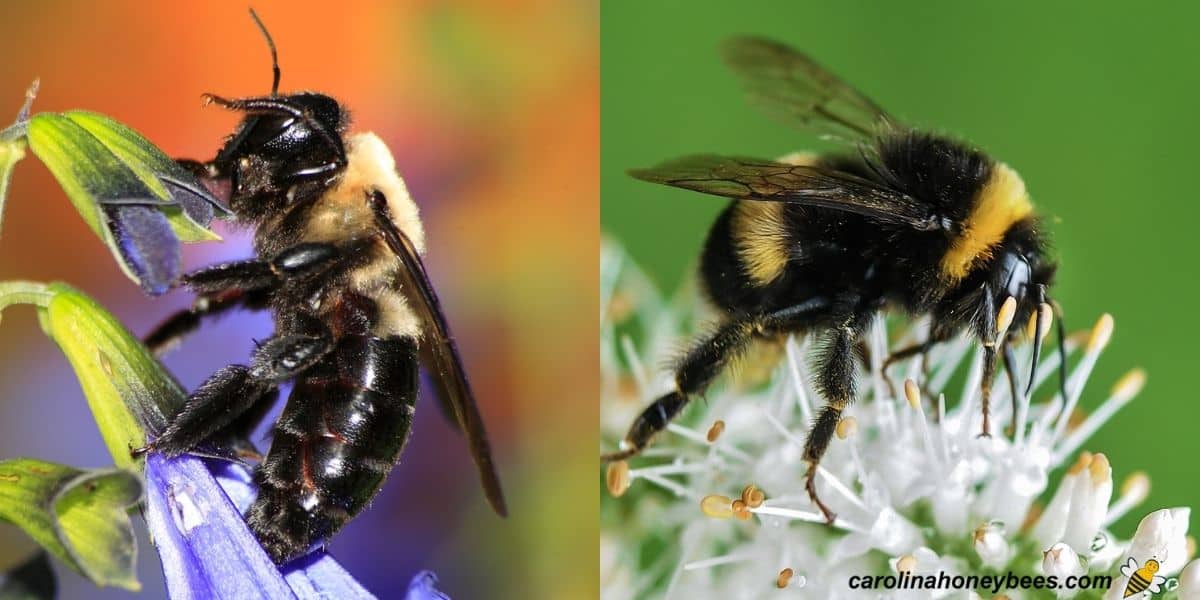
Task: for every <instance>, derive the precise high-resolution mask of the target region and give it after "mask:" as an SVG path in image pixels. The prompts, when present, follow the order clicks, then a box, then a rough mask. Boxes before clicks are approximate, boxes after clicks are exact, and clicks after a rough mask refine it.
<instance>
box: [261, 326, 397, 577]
mask: <svg viewBox="0 0 1200 600" xmlns="http://www.w3.org/2000/svg"><path fill="white" fill-rule="evenodd" d="M417 381H418V375H417V343H416V340H415V339H413V338H409V337H390V338H387V339H381V338H378V337H371V336H366V335H347V336H344V337H342V338H340V339H339V340H338V343H337V345H336V347H335V348H334V350H333V351H332V352H330V353H329V354H328V355H327V356H326V357H325V358H324V359H323V360H322V361H321V362H320V363H319V364H317V365H315V366H314V367H312V368H311V369H310V370H309V371H307V372H306V373H305V374H304V376H303V377H301V378H300V379H298V380H297V381H296V386H295V388H294V389H293V390H292V393H291V396H290V397H289V398H288V403H287V406H286V407H285V408H284V410H283V413H282V414H281V415H280V417H279V420H278V422H277V423H276V425H275V429H274V433H273V439H272V442H271V450H270V452H269V453H268V454H267V457H266V459H265V460H264V461H263V463H262V465H261V466H260V467H259V469H258V472H257V474H256V479H257V481H258V484H259V494H258V497H257V498H256V499H255V501H254V504H253V505H252V506H251V507H250V511H249V514H248V515H247V521H248V523H249V524H250V528H251V530H253V531H254V533H255V535H256V536H257V537H258V539H259V541H260V542H262V545H263V548H265V549H266V550H267V552H268V553H269V554H270V555H271V557H272V558H273V559H274V560H275V561H276V562H277V563H283V562H285V561H287V560H290V559H291V558H295V557H296V556H299V555H300V554H303V553H304V552H306V551H307V550H308V548H309V547H310V546H311V545H312V544H313V542H316V541H318V540H320V539H323V538H326V537H329V536H331V535H333V534H334V533H335V532H337V530H338V529H340V528H341V527H342V525H344V524H345V523H346V522H347V521H348V520H350V518H352V517H353V516H354V515H356V514H357V513H358V512H359V511H361V510H362V509H363V508H364V507H365V506H366V505H367V503H368V502H369V501H370V500H371V498H373V497H374V496H375V494H376V493H377V492H378V491H379V489H380V488H381V487H382V486H383V482H384V479H385V478H386V477H387V475H388V472H389V471H391V469H392V466H393V465H395V463H396V460H397V459H398V458H399V456H400V453H401V451H402V450H403V449H404V444H405V442H406V441H407V440H408V434H409V430H410V428H411V426H412V415H413V406H414V404H415V402H416V398H417Z"/></svg>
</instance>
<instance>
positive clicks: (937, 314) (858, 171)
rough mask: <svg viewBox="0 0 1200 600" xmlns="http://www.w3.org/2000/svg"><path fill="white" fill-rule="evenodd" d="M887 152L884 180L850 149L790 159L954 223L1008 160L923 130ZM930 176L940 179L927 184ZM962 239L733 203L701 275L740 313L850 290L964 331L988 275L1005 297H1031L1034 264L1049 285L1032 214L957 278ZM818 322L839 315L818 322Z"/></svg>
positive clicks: (881, 152) (817, 211)
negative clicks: (879, 188)
mask: <svg viewBox="0 0 1200 600" xmlns="http://www.w3.org/2000/svg"><path fill="white" fill-rule="evenodd" d="M876 154H877V156H878V161H879V165H880V166H881V167H882V169H883V170H885V171H886V172H887V173H889V174H890V175H891V177H890V181H882V180H881V178H880V177H879V176H878V175H876V173H875V172H874V171H872V170H871V169H870V168H869V167H868V166H867V165H864V164H863V163H862V161H860V160H857V159H854V158H852V157H847V156H836V155H835V156H827V157H810V156H799V157H789V159H788V160H787V163H788V164H794V165H798V166H819V167H820V168H826V169H831V170H835V171H838V172H842V173H849V174H853V175H856V176H858V177H861V178H863V179H865V180H874V181H877V182H878V183H879V184H880V185H892V186H894V187H895V189H898V190H901V191H902V192H903V193H905V194H907V195H908V196H910V197H912V198H915V199H917V200H918V201H920V202H923V203H927V204H928V205H930V207H931V212H932V213H933V214H935V215H937V217H935V218H937V219H939V220H945V221H946V222H950V223H963V222H965V221H967V219H968V218H969V217H970V214H971V211H972V209H973V208H974V207H975V206H976V203H977V200H978V198H979V195H980V192H981V191H982V190H983V189H984V188H985V186H986V185H987V183H988V180H989V179H990V178H991V177H992V176H993V172H994V170H995V169H996V168H997V167H996V165H995V164H994V163H993V162H992V161H991V160H990V159H989V158H988V157H986V156H984V155H983V154H981V153H979V152H977V151H975V150H973V149H970V148H969V147H967V146H965V145H962V144H960V143H958V142H956V141H953V140H949V139H946V138H942V137H937V136H931V135H928V134H925V133H920V132H914V131H907V132H902V133H897V134H894V137H892V138H889V139H885V140H883V141H881V142H880V143H879V145H878V147H877V151H876ZM929 157H937V160H928V159H929ZM1001 168H1006V167H1003V166H1002V165H1001ZM930 181H932V182H937V184H936V186H929V185H925V184H923V182H930ZM931 188H932V189H931ZM953 243H954V239H953V237H950V236H946V235H939V234H932V235H931V233H930V232H929V231H919V230H914V229H913V228H911V227H908V226H893V227H889V226H886V225H881V224H880V223H879V222H878V221H877V220H874V219H872V218H870V217H867V216H863V215H859V214H855V213H849V212H846V211H841V210H836V209H829V208H821V207H812V206H804V205H800V204H788V203H775V202H763V201H755V200H734V201H732V202H730V204H729V206H728V207H727V208H726V209H725V211H723V212H722V213H721V215H720V216H719V217H718V218H717V220H716V222H715V223H714V224H713V226H712V228H711V229H710V231H709V235H708V238H707V240H706V242H705V245H704V250H703V252H702V254H701V259H700V276H701V277H700V280H701V284H702V287H703V289H704V291H705V292H706V296H707V298H708V299H709V300H711V301H712V303H713V304H714V305H715V306H717V307H718V308H719V309H721V310H723V311H724V312H726V313H727V314H729V315H730V316H735V315H741V314H753V313H759V314H764V313H770V312H774V311H779V310H783V309H785V308H787V307H789V306H793V305H795V304H797V303H800V302H804V301H806V300H809V299H812V298H829V299H830V300H831V301H836V300H837V299H838V298H844V297H846V296H847V295H848V293H849V294H850V295H853V296H855V297H858V298H860V301H861V302H862V303H864V304H868V305H871V306H873V307H875V309H877V310H878V309H882V308H895V309H898V310H901V311H903V312H905V313H908V314H910V315H924V314H930V315H932V316H933V317H934V322H936V323H939V324H941V325H942V326H943V327H945V328H948V329H953V330H955V331H957V330H961V329H963V328H964V327H972V326H974V325H975V324H976V323H975V322H974V321H973V320H972V319H973V318H974V317H975V316H976V315H974V314H973V311H963V310H959V309H960V308H961V307H962V306H963V305H964V304H967V305H969V304H971V302H972V299H973V297H975V296H977V292H978V290H979V289H980V287H981V286H983V285H985V284H989V285H991V286H992V288H993V289H995V290H997V292H998V293H999V292H1003V295H1002V296H1000V297H999V298H998V301H999V302H1003V300H1004V297H1006V296H1008V295H1011V296H1013V297H1015V298H1017V299H1018V300H1020V299H1021V298H1022V297H1023V296H1024V295H1025V293H1026V286H1027V284H1030V283H1033V282H1032V279H1034V274H1035V271H1036V272H1038V273H1037V275H1038V277H1037V278H1038V279H1040V281H1039V283H1043V284H1045V283H1049V281H1048V277H1049V273H1048V272H1042V271H1045V269H1047V268H1049V269H1052V266H1050V265H1047V263H1046V260H1045V259H1044V258H1043V254H1044V247H1043V246H1044V242H1043V241H1042V238H1041V235H1040V234H1039V233H1038V230H1037V222H1036V220H1035V219H1034V217H1032V216H1024V217H1022V218H1020V219H1018V220H1015V221H1014V222H1013V223H1011V224H1010V225H1009V226H1008V230H1007V231H1006V234H1005V238H1004V239H1003V240H1001V241H1000V242H999V243H997V244H995V246H993V247H991V248H989V250H988V256H986V257H983V259H984V260H983V261H980V263H979V264H977V265H975V266H974V267H973V268H972V270H971V272H970V273H968V274H967V275H966V276H964V277H960V278H957V279H956V280H955V281H954V282H953V283H952V284H951V285H947V280H948V278H947V277H946V274H945V273H944V272H943V268H942V267H941V264H940V263H941V261H942V259H943V257H945V256H946V255H947V253H948V252H949V251H950V249H951V247H952V245H953ZM1001 263H1003V264H1009V265H1013V266H1014V268H1015V269H1016V270H1015V271H1012V272H1005V271H1003V269H1000V271H1001V272H999V273H996V277H995V279H1003V281H998V280H997V281H987V279H988V276H989V275H990V274H992V273H993V271H994V270H995V269H994V268H993V265H998V264H1001ZM1025 266H1028V268H1025ZM997 306H998V305H997ZM1035 307H1036V305H1035V304H1033V305H1031V304H1030V303H1028V302H1018V308H1020V309H1021V310H1022V311H1024V312H1023V313H1018V315H1017V318H1018V319H1019V318H1026V319H1027V318H1028V317H1029V312H1030V311H1031V310H1032V308H1035ZM835 312H836V311H835ZM813 325H814V326H818V325H823V326H828V325H829V323H827V322H826V323H820V322H819V319H818V320H817V322H814V323H813Z"/></svg>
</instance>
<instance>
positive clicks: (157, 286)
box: [104, 204, 183, 296]
mask: <svg viewBox="0 0 1200 600" xmlns="http://www.w3.org/2000/svg"><path fill="white" fill-rule="evenodd" d="M104 214H105V216H106V217H107V219H108V224H109V229H110V230H112V233H113V237H114V238H116V242H117V247H118V248H119V249H120V251H121V257H122V259H124V262H125V264H126V265H127V266H128V267H129V268H130V269H131V270H132V271H133V272H134V274H135V275H137V278H138V282H139V283H140V284H141V285H142V289H143V290H145V292H146V293H147V294H150V295H152V296H157V295H160V294H163V293H164V292H166V291H167V290H168V289H170V287H171V282H173V281H175V280H176V279H178V278H179V276H180V275H182V274H183V250H182V248H181V247H180V243H179V239H178V238H177V237H175V232H174V231H172V230H171V225H170V224H169V223H168V222H167V217H166V216H165V215H163V214H162V212H160V211H159V210H157V209H155V208H153V207H150V206H142V205H136V204H119V205H109V206H105V207H104Z"/></svg>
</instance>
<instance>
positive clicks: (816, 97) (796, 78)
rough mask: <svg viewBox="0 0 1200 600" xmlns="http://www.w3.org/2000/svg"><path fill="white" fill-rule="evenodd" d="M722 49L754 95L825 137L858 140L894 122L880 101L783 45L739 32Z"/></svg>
mask: <svg viewBox="0 0 1200 600" xmlns="http://www.w3.org/2000/svg"><path fill="white" fill-rule="evenodd" d="M723 53H724V55H725V61H726V62H727V63H728V64H729V66H730V67H731V68H732V69H733V71H734V72H735V73H737V75H738V76H739V77H740V78H741V80H742V86H743V87H744V88H745V89H746V91H747V93H748V94H749V95H750V97H751V99H752V100H754V101H756V102H757V103H758V104H760V105H762V106H763V107H764V108H765V109H767V111H768V112H770V113H772V114H774V115H776V116H778V117H781V118H783V119H784V120H787V121H790V122H793V123H797V124H799V125H801V126H803V127H805V128H807V129H810V130H812V131H815V132H816V133H818V134H820V135H821V136H822V137H826V138H830V139H836V140H839V141H843V142H849V143H855V142H859V141H864V140H869V139H871V138H872V137H873V136H874V135H875V133H877V132H878V131H879V130H880V129H887V128H890V127H892V123H893V120H892V118H891V117H889V116H888V114H887V113H886V112H884V110H883V109H882V108H880V107H879V105H877V104H875V103H874V102H872V101H871V100H870V99H869V98H867V97H866V96H864V95H863V94H862V93H860V92H859V91H858V90H855V89H854V88H852V87H850V86H849V85H847V84H846V82H844V81H842V80H841V79H839V78H838V77H837V76H836V75H834V74H833V73H830V72H829V71H827V70H825V69H824V68H823V67H822V66H821V65H818V64H817V63H816V62H814V61H813V60H812V59H811V58H809V57H808V56H807V55H805V54H804V53H802V52H799V51H797V50H795V49H793V48H790V47H788V46H786V45H784V44H780V43H779V42H774V41H771V40H765V39H762V38H756V37H736V38H732V39H730V40H728V41H727V42H725V45H724V47H723Z"/></svg>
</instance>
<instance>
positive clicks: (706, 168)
mask: <svg viewBox="0 0 1200 600" xmlns="http://www.w3.org/2000/svg"><path fill="white" fill-rule="evenodd" d="M724 54H725V58H726V61H727V62H728V63H729V65H730V66H731V68H732V69H733V71H735V72H736V73H737V75H738V76H739V78H740V79H741V80H742V83H743V85H744V87H746V88H747V91H748V92H749V93H750V95H751V96H752V97H755V98H757V99H758V100H759V101H761V103H763V104H764V105H765V107H766V108H768V109H771V110H772V111H773V112H777V113H779V115H781V116H782V117H784V118H786V119H787V120H790V121H792V122H793V123H796V124H799V125H801V126H803V127H805V128H807V129H809V130H812V131H815V132H817V133H819V134H822V135H823V136H825V137H827V138H831V139H835V140H839V141H842V142H844V143H847V144H849V145H851V146H852V147H854V148H855V149H856V151H853V152H838V153H832V154H828V155H820V156H817V155H812V156H809V155H793V156H790V157H788V158H786V159H783V160H782V161H773V160H760V159H755V158H743V157H735V156H718V155H695V156H688V157H684V158H680V159H676V160H672V161H668V162H666V163H663V164H660V165H658V166H656V167H653V168H649V169H639V170H633V171H631V172H630V174H631V175H632V176H633V177H636V178H638V179H642V180H645V181H650V182H654V183H659V184H664V185H669V186H674V187H679V188H684V189H689V190H694V191H698V192H703V193H706V194H711V195H715V196H721V197H725V198H729V199H731V200H732V201H731V202H730V203H729V205H728V207H727V208H726V209H725V210H724V212H722V213H721V214H720V216H719V217H717V219H716V222H715V223H714V224H713V225H712V228H711V230H710V231H709V234H708V238H707V241H706V242H705V245H704V249H703V252H702V254H701V257H700V266H699V274H700V278H699V279H700V286H701V289H702V291H703V292H704V295H705V296H706V298H707V299H708V300H710V301H711V303H712V304H713V305H714V306H715V307H716V309H717V311H718V313H719V314H720V318H719V320H718V323H717V324H716V327H715V329H714V330H713V331H712V332H711V333H709V334H708V335H705V336H703V337H702V338H701V339H699V340H697V341H696V343H695V344H694V345H693V346H692V347H691V349H690V350H689V351H687V352H686V353H685V354H684V355H683V357H682V358H681V359H680V360H679V362H678V363H677V364H676V365H675V367H674V383H675V388H674V389H673V390H672V391H671V392H669V393H667V394H665V395H663V396H662V397H660V398H658V399H657V400H655V401H654V402H653V403H652V404H650V406H649V407H647V408H646V409H645V410H644V411H643V412H642V413H641V414H640V416H638V417H637V419H636V420H635V421H634V423H633V425H632V427H631V428H630V429H629V432H628V434H626V436H625V439H624V441H623V442H622V447H621V450H620V451H619V452H614V453H612V454H608V455H605V456H603V457H602V458H603V459H604V460H606V461H611V460H623V459H625V458H628V457H631V456H634V455H636V454H637V453H639V452H640V451H641V450H643V449H644V448H645V447H646V446H647V444H649V443H650V441H651V439H652V438H653V437H654V436H655V434H657V433H658V432H660V431H662V430H663V429H664V428H666V426H667V424H668V423H669V422H670V421H671V419H673V418H674V417H675V416H676V415H678V414H679V413H680V411H681V410H682V409H683V408H684V406H686V405H687V403H688V401H689V400H690V399H691V398H692V397H694V396H696V395H699V394H701V393H703V392H704V390H705V389H706V388H707V387H708V386H709V384H711V383H712V381H713V380H714V379H715V378H716V377H717V376H718V375H719V374H720V373H721V372H722V371H723V370H724V368H725V367H726V366H727V365H729V364H730V362H731V361H732V360H733V359H734V358H735V357H738V356H739V355H742V354H743V353H744V352H745V351H746V349H747V347H748V346H749V345H751V344H752V343H753V342H755V341H756V340H762V339H771V338H777V337H779V336H782V335H787V334H814V335H817V336H819V337H820V339H822V341H823V343H822V344H820V346H819V347H820V350H819V356H818V357H817V358H818V361H817V369H816V384H817V388H818V390H819V391H820V392H821V393H822V395H823V396H824V399H825V406H824V407H823V408H822V410H821V412H820V413H819V415H818V416H817V417H816V419H815V420H814V422H813V423H812V425H811V428H810V430H809V432H808V436H807V439H806V442H805V448H804V458H805V461H806V462H807V463H808V465H809V468H808V471H807V473H806V475H805V484H806V485H805V487H806V490H807V491H808V494H809V496H810V498H811V499H812V501H813V503H814V504H815V505H816V506H817V507H818V508H819V509H820V510H821V512H822V513H823V515H824V516H825V518H826V519H827V520H829V521H830V522H832V521H833V519H834V514H833V512H832V511H830V509H829V508H828V507H827V506H826V505H825V504H824V503H823V502H822V501H821V500H820V498H819V497H818V495H817V491H816V488H815V485H814V477H815V475H816V472H817V465H818V464H819V463H820V460H821V457H822V455H823V454H824V453H825V450H826V448H827V447H828V445H829V441H830V439H831V437H832V436H833V434H834V431H835V429H836V427H837V424H838V421H839V420H840V419H841V415H842V411H843V410H845V408H846V406H847V405H848V404H849V403H850V402H851V401H852V400H853V399H854V396H855V375H856V369H855V356H856V354H858V352H857V351H856V350H857V349H858V347H859V343H860V342H861V340H860V338H861V336H863V334H864V333H865V332H866V330H867V329H868V328H869V327H870V325H871V323H872V321H873V320H874V318H875V315H876V314H877V313H879V312H880V311H884V310H896V311H899V312H902V313H907V314H908V315H912V316H923V315H928V316H929V317H930V319H931V323H932V325H931V331H930V335H929V337H928V339H927V340H926V341H924V342H922V343H920V344H917V345H914V346H912V347H909V348H905V349H901V350H899V351H897V352H896V353H894V354H893V355H892V356H891V357H889V360H888V361H887V362H885V363H884V364H885V365H886V364H888V363H890V361H892V360H895V359H898V358H901V357H905V356H912V355H916V354H920V353H924V352H925V351H927V350H928V349H929V347H930V346H931V345H933V344H936V343H938V342H941V341H945V340H948V339H950V338H951V337H953V336H954V335H957V334H958V333H960V332H964V331H965V332H969V333H970V334H971V335H973V336H974V337H976V338H978V339H979V340H980V342H981V343H982V345H983V348H984V355H983V361H984V364H983V369H982V371H983V378H982V383H981V385H982V398H983V402H982V405H983V406H982V410H983V427H982V432H981V435H984V436H986V435H989V432H990V429H989V428H990V422H989V418H988V417H989V404H988V402H989V398H990V385H991V383H990V382H991V379H992V378H993V376H994V374H995V370H996V365H997V356H998V355H1000V356H1003V358H1004V360H1005V367H1006V370H1007V371H1008V373H1009V383H1010V385H1012V386H1013V388H1014V397H1016V394H1015V388H1016V387H1017V384H1016V380H1015V376H1014V375H1013V366H1012V362H1013V355H1012V353H1011V350H1010V345H1011V343H1012V342H1014V341H1016V338H1017V337H1018V334H1017V333H1016V331H1017V330H1019V329H1020V328H1012V330H1009V328H1008V322H1011V321H1012V319H1017V320H1018V321H1017V322H1021V323H1023V322H1025V320H1028V319H1030V318H1031V317H1036V318H1034V319H1032V320H1033V321H1034V322H1035V323H1036V326H1035V328H1036V332H1035V334H1034V336H1033V339H1034V352H1033V365H1034V366H1033V367H1032V368H1034V369H1035V368H1036V365H1037V361H1038V353H1039V352H1040V348H1041V340H1042V337H1043V329H1044V327H1046V325H1045V322H1046V321H1047V319H1048V318H1049V317H1050V314H1051V313H1050V310H1051V304H1052V303H1051V301H1050V298H1049V296H1048V295H1047V289H1048V287H1049V286H1050V285H1051V283H1052V280H1053V277H1054V273H1055V269H1056V264H1055V262H1053V261H1052V260H1051V259H1050V258H1049V257H1048V256H1047V240H1046V237H1045V234H1044V232H1043V231H1042V229H1041V226H1040V223H1039V220H1038V217H1037V216H1036V214H1035V212H1034V207H1033V204H1032V203H1031V202H1030V199H1029V195H1028V194H1027V193H1026V190H1025V184H1024V183H1023V182H1022V180H1021V177H1020V176H1019V175H1017V172H1016V171H1014V170H1013V169H1012V168H1010V167H1009V166H1008V165H1006V164H1004V163H1001V162H998V161H995V160H993V159H991V158H989V157H988V156H987V155H985V154H983V153H982V152H980V151H979V150H976V149H974V148H972V147H971V146H969V145H967V144H964V143H963V142H960V141H958V140H955V139H951V138H949V137H946V136H943V135H938V134H934V133H929V132H924V131H919V130H916V129H912V128H909V127H906V126H904V125H901V124H900V123H899V122H897V121H896V120H895V119H893V118H892V117H890V116H889V115H888V114H887V113H886V112H884V111H883V109H881V108H880V107H879V106H878V105H877V104H875V103H874V102H872V101H871V100H869V99H868V98H866V97H865V96H864V95H862V94H861V93H859V92H857V91H855V90H854V89H853V88H851V87H850V86H848V85H847V84H845V83H844V82H842V81H841V80H840V79H838V78H837V77H836V76H834V75H833V74H832V73H830V72H828V71H826V70H825V69H823V68H822V67H820V66H819V65H818V64H816V63H815V62H814V61H812V60H811V59H810V58H809V57H807V56H806V55H804V54H802V53H800V52H798V51H796V50H794V49H792V48H789V47H787V46H785V45H782V44H779V43H776V42H773V41H768V40H763V39H756V38H735V39H733V40H730V41H729V42H728V43H727V44H726V46H725V47H724ZM1010 298H1011V299H1012V300H1009V299H1010ZM1002 307H1005V308H1004V310H1001V308H1002ZM1004 321H1008V322H1004ZM1057 322H1058V323H1059V329H1060V331H1059V337H1060V348H1061V337H1062V336H1061V327H1062V325H1061V323H1062V320H1061V318H1060V319H1057ZM1061 374H1062V373H1061V371H1060V377H1061ZM1029 382H1030V386H1032V382H1033V375H1032V374H1031V375H1030V378H1029ZM1026 391H1028V390H1026ZM1064 397H1065V396H1064Z"/></svg>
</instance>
